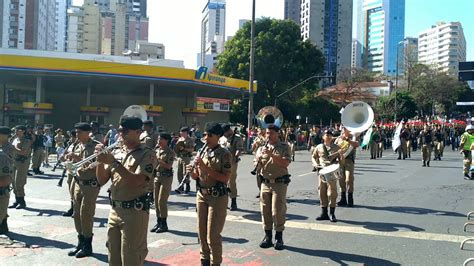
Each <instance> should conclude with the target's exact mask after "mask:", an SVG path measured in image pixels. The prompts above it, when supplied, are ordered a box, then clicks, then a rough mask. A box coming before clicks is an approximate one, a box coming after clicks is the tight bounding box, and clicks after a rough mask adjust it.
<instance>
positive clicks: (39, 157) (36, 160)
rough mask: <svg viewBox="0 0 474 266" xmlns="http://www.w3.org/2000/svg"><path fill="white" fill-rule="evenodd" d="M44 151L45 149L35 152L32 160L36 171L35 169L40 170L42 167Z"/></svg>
mask: <svg viewBox="0 0 474 266" xmlns="http://www.w3.org/2000/svg"><path fill="white" fill-rule="evenodd" d="M44 156H45V154H44V149H43V148H39V149H36V150H34V151H33V157H32V159H31V164H32V166H31V167H32V168H33V169H35V168H39V167H40V166H41V163H42V162H43V161H44Z"/></svg>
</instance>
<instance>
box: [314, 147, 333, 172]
mask: <svg viewBox="0 0 474 266" xmlns="http://www.w3.org/2000/svg"><path fill="white" fill-rule="evenodd" d="M326 150H327V152H326ZM326 150H324V143H321V144H319V145H318V146H316V148H315V149H314V150H313V160H314V162H316V166H321V167H325V166H328V165H330V164H333V163H334V162H335V159H336V158H338V157H339V153H337V152H338V151H339V146H337V145H336V144H334V143H332V144H331V145H330V146H326ZM331 154H333V155H332V156H331V157H329V155H331Z"/></svg>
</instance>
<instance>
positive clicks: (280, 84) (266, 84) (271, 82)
mask: <svg viewBox="0 0 474 266" xmlns="http://www.w3.org/2000/svg"><path fill="white" fill-rule="evenodd" d="M255 42H256V47H255V79H256V80H257V81H258V91H257V93H256V95H255V98H254V99H255V101H254V102H255V104H254V108H255V111H258V110H259V109H260V108H262V107H264V106H266V105H273V103H274V101H275V99H276V96H277V95H279V94H280V93H282V92H284V91H285V90H287V89H288V88H290V87H292V86H294V85H296V84H298V83H299V82H301V81H303V80H304V79H306V78H308V77H310V76H313V75H317V74H320V73H321V71H322V69H323V64H324V59H323V55H322V53H321V51H320V50H318V49H317V48H316V46H314V45H313V44H311V43H310V42H309V41H302V40H301V37H300V28H299V26H298V25H297V24H296V23H294V22H292V21H289V20H277V19H270V18H261V19H259V20H257V21H256V25H255ZM249 54H250V23H246V24H245V25H244V26H243V27H242V29H240V30H239V31H237V33H236V35H235V36H234V38H232V39H231V40H230V41H229V42H227V43H226V45H225V50H224V52H223V53H222V54H220V55H219V56H218V61H217V65H216V70H217V73H219V74H220V75H225V76H229V77H234V78H239V79H245V80H248V79H249V64H250V60H249V58H250V55H249ZM305 87H307V88H308V87H309V88H311V89H312V90H315V89H316V86H315V82H309V83H307V84H306V86H305ZM302 91H303V90H302V89H301V88H297V89H295V90H293V91H292V92H291V93H288V94H286V95H285V96H284V97H281V98H279V99H278V106H279V108H280V107H281V108H280V109H281V110H282V112H283V114H284V115H285V116H286V117H291V116H289V114H288V113H287V112H290V113H291V112H292V111H291V110H294V109H295V108H296V105H297V104H298V100H300V99H301V98H302V96H303V92H302ZM234 102H235V103H236V104H234V105H233V106H232V113H231V120H232V121H233V122H242V123H245V122H246V119H247V117H246V114H247V112H248V111H247V108H248V99H247V98H245V99H243V100H237V101H234Z"/></svg>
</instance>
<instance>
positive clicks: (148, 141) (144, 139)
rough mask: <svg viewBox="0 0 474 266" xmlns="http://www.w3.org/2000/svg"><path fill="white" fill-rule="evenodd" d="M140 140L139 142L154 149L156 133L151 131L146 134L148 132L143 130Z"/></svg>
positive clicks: (156, 138)
mask: <svg viewBox="0 0 474 266" xmlns="http://www.w3.org/2000/svg"><path fill="white" fill-rule="evenodd" d="M140 141H141V143H143V144H145V145H146V146H147V147H148V148H150V149H155V147H156V144H157V141H158V135H157V134H156V133H154V132H151V134H148V132H146V131H143V132H142V134H141V135H140Z"/></svg>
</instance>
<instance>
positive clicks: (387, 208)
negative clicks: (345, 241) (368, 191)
mask: <svg viewBox="0 0 474 266" xmlns="http://www.w3.org/2000/svg"><path fill="white" fill-rule="evenodd" d="M355 207H356V208H365V209H369V210H375V211H390V212H399V213H407V214H419V215H425V214H433V215H439V216H453V217H465V216H466V215H464V214H462V213H458V212H450V211H438V210H432V209H426V208H418V207H406V206H385V207H378V206H359V205H357V206H355Z"/></svg>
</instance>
